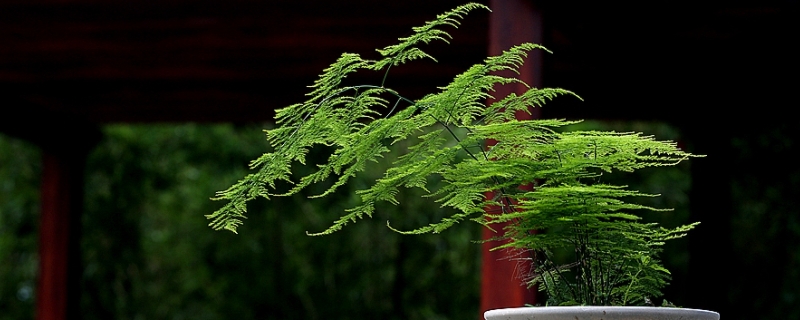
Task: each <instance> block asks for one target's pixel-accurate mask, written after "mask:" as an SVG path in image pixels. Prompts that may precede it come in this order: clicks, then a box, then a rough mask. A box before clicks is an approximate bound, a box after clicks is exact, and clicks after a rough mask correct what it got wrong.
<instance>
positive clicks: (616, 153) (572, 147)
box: [207, 4, 695, 305]
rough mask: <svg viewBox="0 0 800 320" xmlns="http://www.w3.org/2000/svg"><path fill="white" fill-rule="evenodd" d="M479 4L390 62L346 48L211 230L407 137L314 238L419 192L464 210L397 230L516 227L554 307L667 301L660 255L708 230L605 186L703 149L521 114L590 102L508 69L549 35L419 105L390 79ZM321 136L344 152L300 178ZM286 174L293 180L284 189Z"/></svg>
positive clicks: (432, 25) (284, 123) (282, 118)
mask: <svg viewBox="0 0 800 320" xmlns="http://www.w3.org/2000/svg"><path fill="white" fill-rule="evenodd" d="M476 9H488V8H487V7H486V6H484V5H480V4H467V5H463V6H460V7H458V8H456V9H454V10H451V11H449V12H446V13H444V14H441V15H439V16H437V18H436V19H435V20H433V21H430V22H427V23H426V24H425V25H423V26H421V27H417V28H414V29H413V31H414V33H413V35H411V36H409V37H405V38H400V39H399V40H400V42H399V43H398V44H396V45H392V46H388V47H386V48H384V49H380V50H377V51H378V53H379V54H380V55H381V58H380V59H378V60H369V59H364V58H362V57H361V56H359V55H357V54H352V53H345V54H343V55H342V56H341V57H340V58H339V59H338V60H337V61H336V62H334V63H333V64H332V65H331V66H330V67H328V68H327V69H325V70H324V71H323V73H322V74H321V75H320V77H319V79H318V80H317V81H316V82H315V83H314V84H313V85H312V86H310V90H311V92H310V93H308V95H307V96H308V98H307V100H306V101H305V102H302V103H298V104H294V105H291V106H288V107H286V108H283V109H280V110H278V111H277V114H276V122H277V124H278V125H279V127H277V128H275V129H271V130H266V134H267V139H268V140H269V142H270V144H271V145H272V146H274V150H273V151H272V152H269V153H265V154H264V155H262V156H261V157H259V158H258V159H256V160H254V161H252V162H251V164H250V166H251V168H252V169H254V170H255V172H253V173H251V174H249V175H247V176H246V177H245V178H244V179H242V180H240V181H239V182H238V183H236V184H235V185H233V186H231V187H230V188H228V189H226V190H223V191H220V192H218V193H217V196H216V198H215V199H217V200H226V201H227V203H226V204H225V205H224V206H223V207H222V208H220V209H219V210H217V211H216V212H214V213H213V214H211V215H208V216H207V217H208V218H209V219H210V220H211V222H210V226H211V227H212V228H214V229H217V230H219V229H227V230H230V231H233V232H236V230H237V227H239V226H240V225H241V224H242V219H244V218H245V213H246V210H247V206H246V203H247V202H248V201H250V200H252V199H254V198H256V197H265V198H271V197H273V196H289V195H294V194H297V193H298V192H300V191H301V190H303V189H304V188H306V187H308V186H310V185H312V184H317V183H321V182H327V181H330V186H329V187H328V188H327V190H326V191H324V192H322V193H321V194H319V195H318V197H323V196H326V195H329V194H332V193H333V192H334V191H336V190H337V189H338V188H339V187H341V186H343V185H345V184H346V183H347V182H348V181H349V179H351V178H353V177H354V176H356V175H357V174H359V173H360V172H363V171H364V170H365V169H366V168H368V166H370V165H371V163H374V162H378V161H380V160H381V158H382V157H384V155H385V154H386V153H387V152H389V151H390V150H392V149H393V148H395V147H396V145H397V143H398V142H404V143H407V144H409V145H410V147H408V151H407V153H405V154H404V155H402V156H400V157H399V158H397V159H396V160H395V161H394V162H393V163H392V165H391V166H390V167H389V168H388V169H387V170H386V171H385V172H384V174H383V176H382V177H380V178H378V179H377V180H376V181H375V183H374V184H372V185H371V186H369V187H368V188H365V189H362V190H359V191H357V195H358V196H359V197H360V200H361V201H360V203H359V204H357V205H356V206H354V207H352V208H350V209H347V211H346V212H345V214H344V215H342V216H341V217H340V218H339V219H338V220H336V221H334V222H333V223H332V224H331V226H330V227H329V228H328V229H326V230H324V231H322V232H319V233H314V234H313V235H322V234H330V233H333V232H335V231H338V230H340V229H341V228H342V227H343V226H345V225H347V224H349V223H353V222H356V221H357V220H359V219H362V218H364V217H365V216H367V217H372V215H373V213H375V210H376V206H377V205H378V204H380V203H391V204H395V205H396V204H398V200H397V197H396V196H397V194H398V192H399V191H400V189H401V188H419V189H422V190H424V191H425V192H427V195H426V197H431V198H433V199H435V200H434V201H436V202H438V203H439V204H440V205H441V206H442V207H447V208H451V209H453V210H452V212H453V214H452V215H450V216H449V217H445V218H443V219H441V220H440V221H438V222H435V223H431V224H429V225H426V226H421V227H419V228H417V229H413V230H410V231H400V230H397V229H394V228H392V227H391V226H389V227H390V228H392V229H393V230H395V231H398V232H402V233H409V234H420V233H438V232H441V231H443V230H445V229H447V228H449V227H451V226H453V225H454V224H456V223H458V222H461V221H463V220H473V221H475V222H478V223H480V224H482V225H484V226H487V227H491V226H492V225H495V224H503V225H502V226H503V227H502V231H500V232H498V236H497V239H504V240H507V242H505V244H503V245H501V246H499V247H498V249H502V248H518V249H524V250H529V251H531V252H533V257H534V259H535V266H536V267H535V269H534V270H533V272H532V273H531V275H530V277H529V279H528V282H529V284H531V285H539V287H540V288H541V289H542V290H546V291H547V292H548V293H549V297H550V302H549V303H552V304H565V303H566V304H569V303H578V304H623V305H624V304H647V303H648V301H649V300H650V299H652V298H654V297H657V296H659V295H660V291H659V290H660V288H661V287H663V286H664V285H665V284H666V281H667V280H668V277H669V273H668V271H667V270H666V269H664V268H663V267H662V266H661V265H660V263H659V261H658V259H657V253H658V252H659V247H660V246H661V245H662V244H663V242H664V241H666V240H669V239H672V238H676V237H681V236H683V235H684V234H685V233H686V232H687V231H688V230H689V229H691V228H692V227H694V226H695V225H694V224H692V225H687V226H682V227H678V228H676V229H664V228H661V227H659V226H657V225H655V224H646V223H641V222H639V216H638V215H636V214H635V212H636V211H639V210H656V211H658V209H654V208H649V207H645V206H641V205H636V204H632V203H628V202H626V201H625V200H624V199H626V198H629V197H636V196H653V195H646V194H639V193H637V192H636V191H632V190H626V189H625V188H624V187H622V186H614V185H607V184H603V183H602V182H601V181H602V179H601V178H602V176H603V174H605V173H610V172H615V171H622V172H631V171H634V170H637V169H641V168H645V167H653V166H669V165H674V164H677V163H679V162H681V161H683V160H687V159H688V158H690V157H693V156H694V155H692V154H689V153H686V152H684V151H682V150H680V149H679V148H678V147H677V146H676V144H675V143H673V142H668V141H658V140H655V139H654V138H653V137H651V136H645V135H643V134H640V133H635V132H603V131H566V132H565V131H564V130H563V127H565V126H567V125H570V124H574V123H576V121H567V120H563V119H534V120H519V119H517V118H516V117H515V114H516V113H517V112H519V111H523V112H530V109H531V108H534V107H541V106H543V105H544V104H545V103H546V102H547V101H549V100H551V99H554V98H556V97H558V96H564V95H567V96H573V97H577V98H579V97H578V96H577V95H576V94H574V93H573V92H571V91H568V90H564V89H560V88H534V87H529V86H528V85H527V84H525V83H524V82H523V81H522V80H520V79H518V78H516V77H513V76H511V77H509V76H502V75H499V73H498V71H504V70H510V71H514V72H517V71H518V68H519V67H520V66H521V65H522V63H523V61H524V59H525V57H526V56H527V54H528V53H529V52H530V51H532V50H546V49H545V48H543V47H541V46H540V45H537V44H532V43H523V44H519V45H516V46H514V47H512V48H510V49H508V50H506V51H504V52H503V53H501V54H499V55H497V56H492V57H488V58H486V59H485V60H484V61H483V62H482V63H479V64H475V65H473V66H472V67H470V68H468V69H467V70H466V71H465V72H463V73H461V74H459V75H457V76H456V77H455V78H454V79H453V80H452V82H451V83H449V84H448V85H446V86H444V87H441V88H437V90H436V91H435V92H433V93H430V94H428V95H426V96H424V97H423V98H421V99H418V100H411V99H408V98H407V97H405V96H404V95H403V94H402V93H400V92H398V91H396V90H394V89H392V88H390V87H387V86H385V81H386V78H387V77H388V75H389V71H390V69H391V67H392V66H395V65H398V64H402V63H406V62H409V61H412V60H416V59H420V58H431V59H432V57H431V56H430V55H428V54H427V53H425V52H424V51H422V49H420V47H419V46H420V45H421V44H426V43H429V42H432V41H445V42H446V41H447V40H448V39H449V38H450V36H449V34H448V33H447V32H445V31H444V30H442V29H441V27H445V26H451V27H456V26H458V24H459V20H460V19H462V18H463V16H464V15H466V14H467V13H469V12H470V11H472V10H476ZM358 71H383V72H384V77H383V79H382V80H381V81H380V82H379V83H376V84H360V85H343V83H344V79H345V78H346V77H347V76H348V75H351V74H353V73H355V72H358ZM512 83H517V84H523V85H525V86H526V87H527V90H526V91H525V92H523V93H521V94H510V95H508V96H505V97H496V96H494V95H493V93H494V91H493V88H495V87H496V86H499V85H505V84H512ZM487 101H494V102H491V103H489V102H487ZM446 137H449V138H450V139H445V138H446ZM448 140H449V141H455V142H453V143H447V141H448ZM489 141H493V142H494V143H492V144H491V145H490V144H489V143H488V142H489ZM317 145H323V146H326V147H327V148H330V150H331V152H330V154H329V156H328V158H327V160H326V161H324V162H323V163H321V164H319V165H317V168H316V170H315V171H314V172H312V173H310V174H308V175H306V176H303V177H301V178H300V179H299V181H295V180H292V178H291V177H292V170H291V166H292V164H293V163H295V162H297V163H301V164H305V163H306V155H307V154H308V153H309V151H310V150H311V149H312V148H314V147H315V146H317ZM432 179H440V180H442V181H443V182H444V183H443V186H442V187H440V188H438V189H433V190H429V188H428V182H429V181H431V180H432ZM284 183H286V184H290V185H291V187H290V188H288V190H278V189H280V188H279V187H278V186H279V185H281V184H284ZM520 186H529V187H523V188H521V187H520ZM487 208H488V209H487ZM564 248H568V249H569V250H572V251H573V252H574V258H575V259H574V261H571V262H566V263H561V262H556V261H554V260H553V259H552V258H551V253H552V251H553V250H562V249H564Z"/></svg>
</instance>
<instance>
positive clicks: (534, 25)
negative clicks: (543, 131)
mask: <svg viewBox="0 0 800 320" xmlns="http://www.w3.org/2000/svg"><path fill="white" fill-rule="evenodd" d="M489 6H490V7H491V9H492V13H491V14H490V15H489V17H490V18H489V55H497V54H500V53H501V52H502V51H503V50H506V49H508V48H510V47H511V46H513V45H516V44H520V43H523V42H533V43H537V44H541V43H542V40H543V28H542V19H541V12H540V11H539V10H538V9H537V7H536V6H535V5H534V3H533V2H532V1H526V0H492V1H490V4H489ZM542 55H543V54H542V52H541V51H534V52H532V53H531V54H530V55H529V56H528V60H527V61H526V63H525V64H524V65H523V66H522V68H521V69H520V75H519V76H518V77H519V78H520V79H522V80H523V81H525V82H526V83H528V84H529V85H530V86H532V87H542V80H541V74H542V67H541V65H542ZM525 90H526V88H525V87H524V86H522V85H519V84H515V85H507V86H502V87H498V88H496V92H495V96H496V97H498V98H500V97H504V96H506V95H508V94H509V93H512V92H515V93H522V92H524V91H525ZM538 117H539V111H538V110H537V109H534V110H533V114H532V115H528V114H526V113H518V114H517V118H538ZM493 228H495V230H498V231H500V230H502V226H493ZM495 236H497V234H495V233H493V232H491V231H490V230H488V229H484V231H483V238H484V239H488V238H492V237H495ZM497 245H498V243H497V242H494V243H491V242H489V243H484V244H483V245H482V248H481V250H482V265H481V269H482V270H481V310H480V311H481V317H482V314H483V312H484V311H486V310H490V309H497V308H508V307H521V306H523V305H525V304H526V303H530V304H535V303H536V302H537V301H536V292H535V290H534V289H528V288H527V287H526V286H525V285H524V284H522V283H521V280H520V279H519V278H518V277H517V276H518V275H521V272H522V273H524V272H525V271H527V270H525V269H526V268H528V266H525V265H524V264H522V265H519V264H518V262H519V261H518V259H509V258H508V252H504V251H489V249H491V248H493V247H495V246H497Z"/></svg>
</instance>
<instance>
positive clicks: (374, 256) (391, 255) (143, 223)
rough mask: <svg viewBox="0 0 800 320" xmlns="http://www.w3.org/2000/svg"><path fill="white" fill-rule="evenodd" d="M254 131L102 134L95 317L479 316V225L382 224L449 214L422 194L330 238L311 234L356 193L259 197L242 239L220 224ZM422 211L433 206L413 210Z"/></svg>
mask: <svg viewBox="0 0 800 320" xmlns="http://www.w3.org/2000/svg"><path fill="white" fill-rule="evenodd" d="M258 131H259V129H258V128H255V127H243V128H237V127H234V126H232V125H214V126H198V125H181V126H111V127H107V128H106V129H105V137H106V138H105V140H104V141H103V142H102V144H101V145H100V146H99V147H98V148H96V150H95V152H94V153H93V154H92V155H91V156H90V158H89V161H88V168H89V171H88V173H87V196H86V205H85V207H86V212H85V214H84V238H83V245H82V247H83V250H84V260H85V274H84V281H83V283H84V293H83V295H84V296H83V305H82V309H83V311H84V315H85V318H86V319H111V318H114V319H229V318H233V319H321V318H323V317H324V318H326V319H347V318H362V319H375V318H384V319H438V318H442V319H445V318H448V319H456V318H465V317H466V318H472V317H474V316H475V314H477V301H478V288H479V284H478V279H479V272H478V267H479V265H478V264H479V260H478V252H479V251H478V250H479V247H478V246H477V245H475V244H474V243H471V242H470V240H474V239H476V238H477V237H478V229H477V227H475V226H465V228H461V229H459V230H453V232H449V233H447V234H445V235H444V236H443V237H442V236H440V237H435V236H431V237H401V236H399V235H398V234H395V233H393V232H391V231H390V230H388V229H387V228H386V227H385V221H386V220H387V219H391V220H392V221H393V222H394V223H396V224H406V225H409V226H411V225H420V224H427V223H428V222H429V219H436V218H437V217H439V216H443V215H444V213H442V212H439V210H438V209H437V206H434V205H432V204H431V203H424V202H419V201H418V200H417V199H416V198H413V199H414V200H408V201H402V205H401V206H400V207H398V208H394V207H391V206H389V207H386V208H381V210H380V212H379V214H380V215H381V216H379V217H376V219H374V220H372V221H369V222H368V223H364V224H359V225H358V226H354V228H351V229H350V230H348V231H347V232H341V233H339V234H337V235H333V236H330V237H324V238H318V237H316V238H314V237H308V236H306V234H305V232H306V230H309V231H317V230H321V229H323V228H325V227H327V225H328V224H329V223H330V222H331V221H333V220H334V219H335V218H337V217H339V216H340V215H341V213H342V210H343V209H344V208H346V207H347V206H349V205H351V204H350V203H348V202H349V201H353V200H354V199H351V196H350V194H351V192H350V191H352V190H346V189H343V190H342V192H340V193H339V194H338V196H336V197H332V198H330V199H319V200H308V199H306V197H305V196H306V195H301V196H296V197H292V198H275V199H274V200H272V201H269V202H266V201H260V202H256V203H253V204H251V206H250V208H249V210H250V215H249V216H250V219H249V221H248V225H247V226H246V227H245V228H243V229H241V230H240V234H239V235H235V234H231V233H229V232H214V231H212V230H211V229H210V228H209V227H208V226H207V223H208V221H207V220H205V219H204V218H203V215H204V214H207V213H210V212H212V211H213V210H214V209H215V206H218V205H219V203H218V202H212V201H210V200H208V199H209V197H210V196H212V195H213V193H214V192H215V191H217V190H220V189H222V188H224V187H226V186H228V185H230V184H231V183H232V182H234V181H235V179H237V178H238V177H241V176H243V175H244V174H245V173H246V164H247V162H248V161H249V160H250V159H253V158H255V157H256V156H257V155H259V154H260V153H261V152H263V151H264V150H266V149H267V144H266V142H265V139H264V137H263V135H259V134H258ZM375 169H376V170H377V169H378V168H375ZM298 170H300V171H302V170H304V169H303V168H298ZM374 174H377V173H374ZM369 178H370V177H365V178H362V180H363V179H369ZM372 178H374V177H372ZM358 184H359V183H357V184H356V185H358ZM360 184H363V185H366V181H364V182H361V183H360ZM311 191H314V190H311ZM317 191H319V190H317ZM419 211H425V212H426V214H425V215H416V214H415V215H406V214H405V213H408V212H413V213H416V212H419ZM454 288H455V289H454Z"/></svg>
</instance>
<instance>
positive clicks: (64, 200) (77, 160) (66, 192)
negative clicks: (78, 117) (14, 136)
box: [36, 149, 85, 320]
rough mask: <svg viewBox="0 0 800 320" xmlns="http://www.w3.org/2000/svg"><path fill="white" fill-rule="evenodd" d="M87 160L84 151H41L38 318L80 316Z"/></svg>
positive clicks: (40, 319) (51, 318) (53, 319)
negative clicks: (83, 204) (82, 216)
mask: <svg viewBox="0 0 800 320" xmlns="http://www.w3.org/2000/svg"><path fill="white" fill-rule="evenodd" d="M76 151H77V150H76ZM83 152H85V151H83V150H81V151H77V152H76V153H79V154H80V153H83ZM84 159H85V157H84V156H83V155H82V154H80V155H77V156H76V155H72V154H67V153H66V152H52V151H48V150H47V149H45V150H43V152H42V162H43V168H42V187H41V200H40V201H41V206H42V207H41V216H40V225H39V279H38V284H37V290H36V318H37V319H39V320H64V319H75V318H76V317H79V315H78V314H77V312H78V303H79V299H78V294H79V293H80V288H79V282H80V276H81V272H80V251H79V250H78V249H79V227H80V222H81V221H80V213H81V212H80V211H81V210H80V209H81V206H80V204H81V202H82V197H83V166H84Z"/></svg>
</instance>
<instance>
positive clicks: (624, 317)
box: [483, 306, 719, 320]
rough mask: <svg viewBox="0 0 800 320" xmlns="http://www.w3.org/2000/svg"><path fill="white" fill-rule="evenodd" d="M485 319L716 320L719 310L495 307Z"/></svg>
mask: <svg viewBox="0 0 800 320" xmlns="http://www.w3.org/2000/svg"><path fill="white" fill-rule="evenodd" d="M483 317H484V318H486V320H719V313H716V312H713V311H707V310H700V309H686V308H667V307H611V306H576V307H525V308H508V309H495V310H489V311H486V313H484V314H483Z"/></svg>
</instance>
